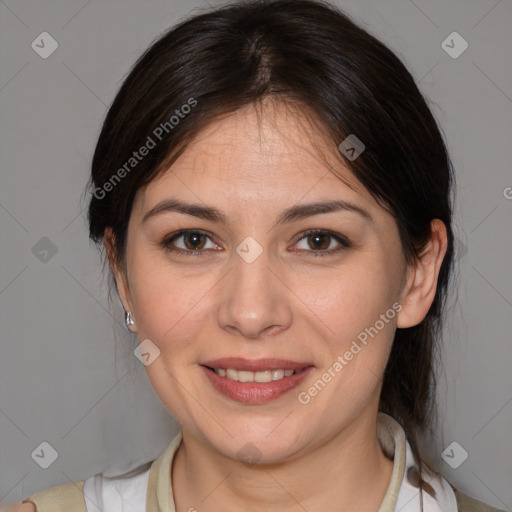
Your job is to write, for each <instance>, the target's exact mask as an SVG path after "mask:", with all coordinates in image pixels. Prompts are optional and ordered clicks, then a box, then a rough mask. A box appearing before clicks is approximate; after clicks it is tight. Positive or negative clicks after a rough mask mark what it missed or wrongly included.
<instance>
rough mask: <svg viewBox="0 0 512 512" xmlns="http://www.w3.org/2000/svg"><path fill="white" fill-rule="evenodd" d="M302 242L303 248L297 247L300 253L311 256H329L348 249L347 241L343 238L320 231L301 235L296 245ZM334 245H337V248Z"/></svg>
mask: <svg viewBox="0 0 512 512" xmlns="http://www.w3.org/2000/svg"><path fill="white" fill-rule="evenodd" d="M302 241H304V242H305V243H304V244H303V247H299V250H300V252H305V253H312V254H313V256H329V255H333V254H335V253H339V252H340V251H343V250H345V249H347V248H348V247H350V243H349V241H348V240H347V239H346V238H345V237H344V236H342V235H339V234H336V233H331V232H330V231H326V230H322V229H317V230H311V231H307V232H306V233H303V234H302V238H300V240H299V242H298V244H297V245H299V244H300V243H301V242H302ZM336 244H338V246H337V247H336ZM304 246H306V247H304Z"/></svg>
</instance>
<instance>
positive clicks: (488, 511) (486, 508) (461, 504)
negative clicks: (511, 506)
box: [452, 487, 504, 512]
mask: <svg viewBox="0 0 512 512" xmlns="http://www.w3.org/2000/svg"><path fill="white" fill-rule="evenodd" d="M452 488H453V492H454V493H455V498H456V499H457V510H458V512H504V511H503V510H501V509H498V508H494V507H491V506H490V505H487V504H486V503H483V502H482V501H478V500H477V499H475V498H472V497H471V496H468V495H467V494H464V493H463V492H461V491H459V490H457V489H455V487H452Z"/></svg>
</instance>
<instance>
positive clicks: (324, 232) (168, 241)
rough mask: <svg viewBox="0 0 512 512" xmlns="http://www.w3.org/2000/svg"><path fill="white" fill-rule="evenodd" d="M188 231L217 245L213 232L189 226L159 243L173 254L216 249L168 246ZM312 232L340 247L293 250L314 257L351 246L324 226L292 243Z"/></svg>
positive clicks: (302, 234)
mask: <svg viewBox="0 0 512 512" xmlns="http://www.w3.org/2000/svg"><path fill="white" fill-rule="evenodd" d="M190 233H198V234H201V235H205V236H206V237H207V238H209V239H210V241H211V242H212V243H214V244H216V245H217V243H216V242H215V236H214V235H213V233H211V232H209V231H205V230H203V229H191V228H187V229H181V230H179V231H176V232H174V233H171V234H170V235H169V236H167V237H165V238H164V240H163V241H162V243H161V245H162V246H163V247H164V249H166V250H168V251H170V252H173V253H175V254H185V255H196V256H199V255H201V254H202V253H205V252H208V251H212V250H216V249H208V250H206V249H198V250H193V249H181V248H180V247H170V245H171V244H172V243H173V242H174V240H176V239H177V238H180V237H182V236H184V235H188V234H190ZM313 234H320V235H327V236H330V237H332V238H334V239H335V240H336V241H337V242H338V243H339V244H340V246H341V247H338V248H336V249H329V250H317V251H315V250H304V249H300V250H298V251H297V250H295V251H293V252H299V253H306V254H309V255H313V256H314V257H318V256H328V255H331V254H337V253H339V252H341V251H343V250H345V249H348V248H349V247H351V245H352V244H351V242H350V241H349V240H348V238H347V237H345V236H344V235H342V234H341V233H336V232H334V231H331V230H329V229H324V228H313V229H307V230H305V231H302V232H301V233H299V235H297V240H296V242H295V243H294V245H296V244H297V243H299V242H300V241H301V240H303V239H304V238H307V237H308V236H309V235H313Z"/></svg>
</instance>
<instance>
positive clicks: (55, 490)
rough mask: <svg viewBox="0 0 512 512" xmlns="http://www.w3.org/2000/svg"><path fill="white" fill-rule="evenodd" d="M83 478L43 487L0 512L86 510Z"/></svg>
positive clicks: (75, 511)
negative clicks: (46, 487)
mask: <svg viewBox="0 0 512 512" xmlns="http://www.w3.org/2000/svg"><path fill="white" fill-rule="evenodd" d="M83 483H84V481H83V480H79V481H77V482H71V483H68V484H64V485H59V486H56V487H50V488H48V489H43V490H42V491H38V492H35V493H33V494H31V495H30V496H28V497H27V498H25V499H24V500H23V501H22V502H21V503H16V504H15V505H12V506H11V507H10V508H7V509H2V512H46V511H49V512H50V511H51V512H87V508H86V506H85V500H84V495H83Z"/></svg>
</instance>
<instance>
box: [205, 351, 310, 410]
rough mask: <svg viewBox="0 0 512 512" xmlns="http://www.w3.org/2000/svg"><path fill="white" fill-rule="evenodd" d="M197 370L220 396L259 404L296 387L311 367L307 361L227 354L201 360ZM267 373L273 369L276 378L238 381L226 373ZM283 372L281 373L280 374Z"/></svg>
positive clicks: (235, 374) (234, 374)
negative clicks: (258, 380)
mask: <svg viewBox="0 0 512 512" xmlns="http://www.w3.org/2000/svg"><path fill="white" fill-rule="evenodd" d="M201 369H202V370H203V372H204V374H205V375H206V377H207V378H208V380H209V381H210V383H211V384H212V385H213V387H214V388H215V389H216V390H217V391H218V392H219V393H221V394H223V395H224V396H226V397H228V398H230V399H232V400H235V401H237V402H241V403H245V404H261V403H265V402H268V401H270V400H274V399H276V398H278V397H280V396H281V395H283V394H285V393H286V392H288V391H290V390H291V389H293V388H294V387H296V386H297V385H298V384H299V382H301V381H302V380H303V379H304V378H305V377H306V376H307V375H309V374H310V373H311V372H312V371H313V370H314V366H313V365H312V364H311V363H309V362H298V361H290V360H285V359H274V358H267V359H257V360H249V359H243V358H236V357H229V358H222V359H215V360H211V361H205V362H204V363H202V364H201ZM220 370H222V371H220ZM226 370H231V371H226ZM259 372H261V373H259ZM267 372H273V373H274V374H275V375H276V374H277V376H279V377H280V378H278V379H276V380H270V381H268V379H265V380H267V382H257V381H255V380H254V379H249V381H248V382H247V381H246V382H240V381H239V380H233V379H232V378H229V376H237V375H242V374H244V375H247V374H252V373H254V374H262V373H267ZM283 372H284V375H282V373H283ZM241 380H245V379H241Z"/></svg>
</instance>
